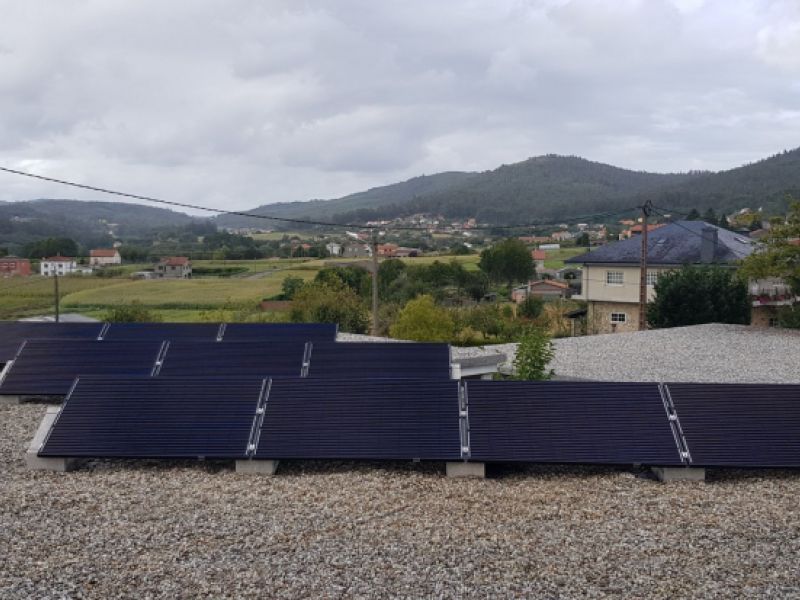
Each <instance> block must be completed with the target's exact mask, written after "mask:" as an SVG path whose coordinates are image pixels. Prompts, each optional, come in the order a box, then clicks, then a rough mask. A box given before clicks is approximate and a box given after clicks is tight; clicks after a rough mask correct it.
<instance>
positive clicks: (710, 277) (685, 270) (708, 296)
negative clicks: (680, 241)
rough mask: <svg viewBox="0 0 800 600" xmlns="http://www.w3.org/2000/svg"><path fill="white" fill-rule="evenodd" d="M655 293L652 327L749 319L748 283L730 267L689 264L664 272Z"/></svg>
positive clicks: (650, 309)
mask: <svg viewBox="0 0 800 600" xmlns="http://www.w3.org/2000/svg"><path fill="white" fill-rule="evenodd" d="M655 294H656V297H655V300H654V301H653V302H652V303H650V304H649V305H648V308H647V319H648V321H649V322H650V324H651V325H652V326H653V327H682V326H685V325H699V324H701V323H733V324H740V325H746V324H747V323H749V322H750V300H749V297H748V293H747V284H746V283H745V282H744V281H742V280H741V279H740V278H738V277H736V276H735V274H734V272H733V270H732V269H729V268H725V267H719V266H707V267H695V266H690V265H687V266H684V267H682V268H680V269H677V270H675V271H670V272H668V273H664V274H662V275H661V276H660V277H659V278H658V281H657V282H656V285H655Z"/></svg>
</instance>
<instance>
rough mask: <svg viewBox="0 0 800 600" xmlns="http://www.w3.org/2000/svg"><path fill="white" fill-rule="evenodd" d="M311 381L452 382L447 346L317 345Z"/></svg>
mask: <svg viewBox="0 0 800 600" xmlns="http://www.w3.org/2000/svg"><path fill="white" fill-rule="evenodd" d="M308 376H309V377H319V378H340V379H363V378H370V377H377V378H403V379H425V378H432V379H449V378H450V347H449V346H448V345H447V344H403V343H385V344H380V343H370V342H354V343H334V342H314V343H313V345H312V347H311V361H310V366H309V369H308Z"/></svg>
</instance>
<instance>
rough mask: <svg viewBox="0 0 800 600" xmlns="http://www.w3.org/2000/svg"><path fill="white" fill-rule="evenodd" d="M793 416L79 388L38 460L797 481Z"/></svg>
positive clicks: (518, 398)
mask: <svg viewBox="0 0 800 600" xmlns="http://www.w3.org/2000/svg"><path fill="white" fill-rule="evenodd" d="M670 391H671V398H669V397H668V396H670ZM798 402H800V386H785V385H784V386H733V385H730V386H721V385H695V384H670V385H669V386H659V385H658V384H637V383H605V384H604V383H598V382H580V383H575V382H493V381H469V382H464V381H462V382H457V381H452V380H450V381H447V380H413V379H372V380H367V379H360V380H336V381H335V382H332V381H331V380H322V379H310V378H307V379H303V378H285V379H284V378H271V379H257V378H243V379H231V378H213V377H152V378H142V377H113V378H109V377H100V378H98V377H88V378H85V377H81V378H79V379H78V381H77V384H76V385H75V387H74V389H73V391H72V393H71V394H70V396H69V397H68V398H67V400H66V402H65V404H64V407H63V409H62V413H61V414H62V417H60V418H59V419H58V420H57V421H56V423H55V424H54V426H53V428H52V430H51V434H50V437H49V438H48V439H47V441H46V442H45V444H44V447H43V449H42V450H41V451H40V455H42V456H76V457H81V456H96V457H117V456H130V457H164V458H174V457H192V456H206V457H219V458H224V457H229V458H255V459H285V458H289V459H421V460H448V461H455V460H459V459H463V460H472V461H481V462H513V461H525V462H539V463H548V462H550V463H604V464H631V463H641V464H654V465H662V466H669V465H680V464H685V465H687V466H761V467H764V466H773V467H797V466H800V443H798V439H800V436H798V433H800V417H798V410H797V407H798ZM675 408H676V409H677V412H671V411H672V409H675ZM677 414H680V415H681V418H680V419H678V418H677ZM678 421H680V423H679V424H678ZM679 438H680V439H679ZM681 440H683V442H688V444H687V448H688V450H689V451H688V452H686V453H685V454H682V452H683V451H684V450H683V448H684V447H683V446H682V444H681Z"/></svg>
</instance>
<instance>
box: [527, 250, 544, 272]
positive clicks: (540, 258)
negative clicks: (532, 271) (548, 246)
mask: <svg viewBox="0 0 800 600" xmlns="http://www.w3.org/2000/svg"><path fill="white" fill-rule="evenodd" d="M531 258H533V264H534V266H535V267H536V270H537V271H543V270H544V261H545V259H546V258H547V252H545V251H544V250H538V249H537V250H533V251H531Z"/></svg>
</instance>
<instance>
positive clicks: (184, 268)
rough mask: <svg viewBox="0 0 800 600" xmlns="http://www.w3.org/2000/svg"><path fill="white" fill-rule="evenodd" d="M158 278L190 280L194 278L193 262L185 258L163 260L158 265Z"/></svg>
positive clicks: (177, 257) (176, 257)
mask: <svg viewBox="0 0 800 600" xmlns="http://www.w3.org/2000/svg"><path fill="white" fill-rule="evenodd" d="M155 272H156V277H159V278H162V279H189V278H191V276H192V262H191V261H190V260H189V259H188V258H187V257H185V256H169V257H167V258H162V259H161V262H160V263H158V264H157V265H156V271H155Z"/></svg>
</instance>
